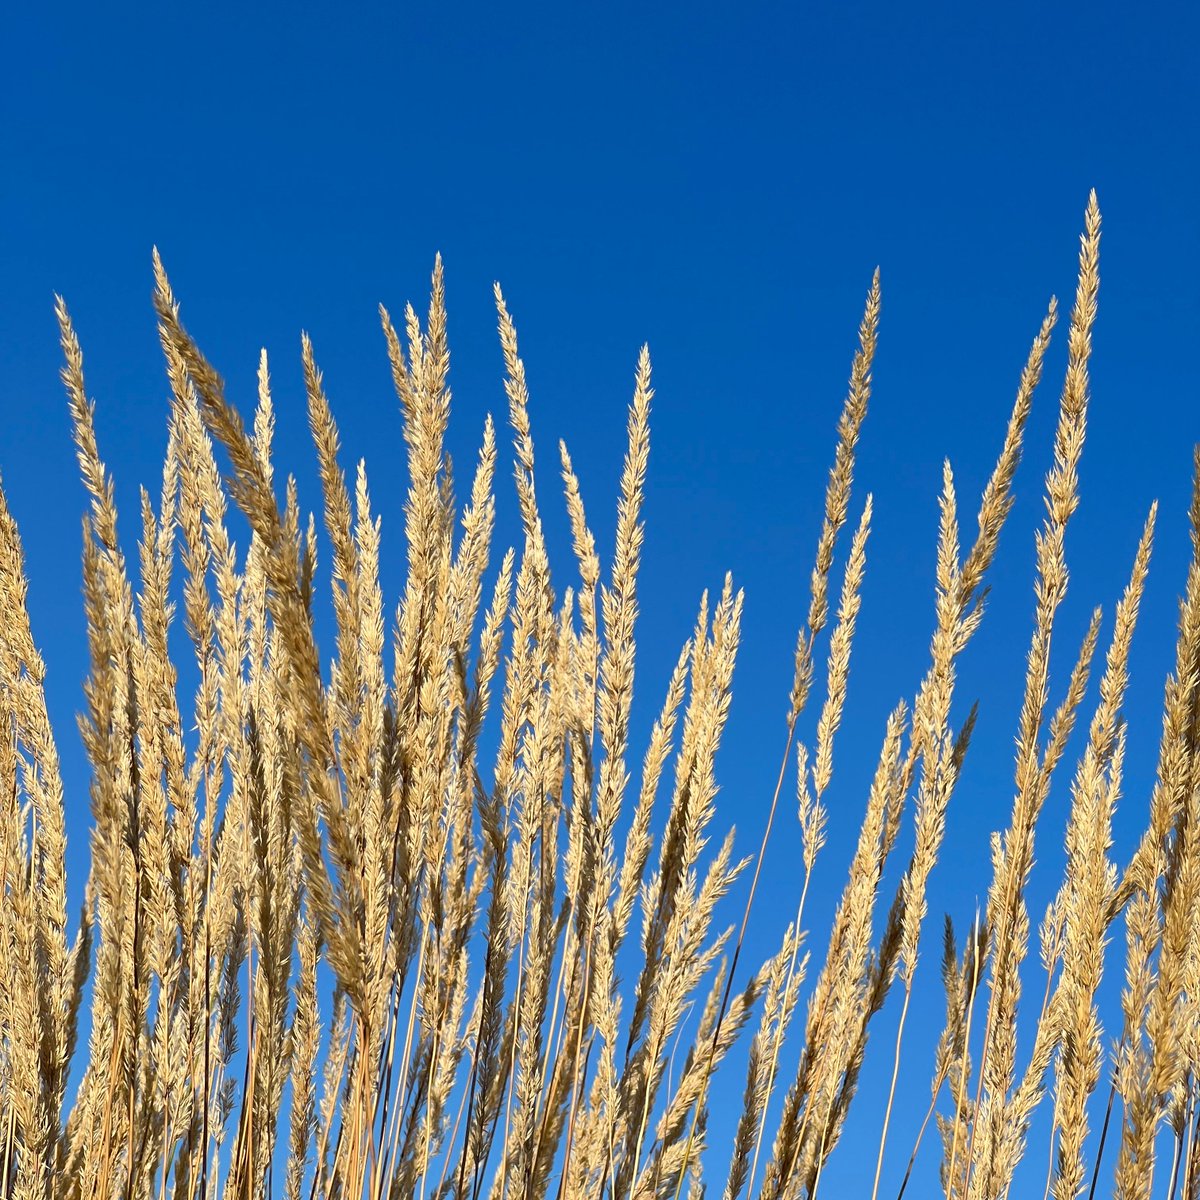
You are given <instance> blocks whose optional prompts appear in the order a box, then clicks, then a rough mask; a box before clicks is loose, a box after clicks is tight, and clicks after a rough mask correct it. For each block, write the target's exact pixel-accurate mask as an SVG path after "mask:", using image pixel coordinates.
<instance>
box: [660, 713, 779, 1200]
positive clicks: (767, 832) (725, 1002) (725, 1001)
mask: <svg viewBox="0 0 1200 1200" xmlns="http://www.w3.org/2000/svg"><path fill="white" fill-rule="evenodd" d="M798 717H799V713H797V712H792V713H790V714H789V715H788V725H787V742H786V744H785V745H784V748H783V759H782V761H781V762H780V764H779V778H778V779H777V780H776V781H775V794H774V795H773V796H772V797H771V808H770V810H769V811H768V813H767V827H766V828H765V829H764V830H763V836H762V844H761V845H760V846H759V848H758V859H757V861H756V862H755V864H754V878H753V879H751V881H750V894H749V895H748V896H747V897H746V910H745V912H743V913H742V926H741V928H740V929H739V930H738V937H737V941H736V942H735V943H734V947H733V959H732V961H731V962H730V964H729V974H728V975H727V976H726V978H725V991H724V994H723V995H722V997H721V1007H720V1009H719V1010H718V1012H717V1020H716V1024H715V1025H714V1026H713V1035H712V1042H711V1044H710V1045H709V1048H708V1060H707V1062H706V1063H705V1064H704V1075H703V1077H702V1078H701V1080H700V1091H699V1094H698V1095H697V1096H696V1104H695V1108H694V1109H693V1111H692V1124H691V1127H690V1128H689V1129H688V1140H687V1145H686V1146H684V1149H683V1163H682V1164H681V1165H680V1168H679V1182H678V1183H677V1184H676V1187H675V1200H679V1197H680V1195H681V1193H682V1191H683V1180H684V1177H685V1176H686V1175H687V1169H688V1161H689V1160H690V1159H691V1157H692V1143H693V1141H694V1140H695V1136H696V1121H697V1119H698V1117H699V1115H700V1112H701V1110H702V1109H703V1107H704V1100H705V1095H706V1093H707V1091H708V1080H709V1077H710V1076H711V1075H712V1068H713V1062H714V1061H715V1060H716V1056H717V1046H718V1044H719V1039H720V1036H721V1025H722V1022H724V1020H725V1014H726V1012H727V1011H728V1009H729V997H730V994H731V992H732V990H733V977H734V974H735V972H736V971H737V965H738V958H739V956H740V955H741V952H742V943H743V942H744V941H745V938H746V927H747V926H748V925H749V924H750V909H751V908H752V907H753V905H754V893H755V892H756V891H757V890H758V879H759V876H760V875H761V874H762V865H763V859H765V858H766V856H767V843H768V842H769V841H770V838H771V827H772V826H773V825H774V823H775V810H776V809H777V808H778V807H779V794H780V792H782V791H783V777H784V776H785V775H786V774H787V765H788V760H789V759H790V758H791V757H792V743H793V741H795V738H796V722H797V719H798Z"/></svg>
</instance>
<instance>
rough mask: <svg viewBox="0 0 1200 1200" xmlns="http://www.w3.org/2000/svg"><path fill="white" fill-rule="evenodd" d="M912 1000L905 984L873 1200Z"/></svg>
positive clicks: (908, 985)
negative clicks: (901, 1044) (905, 1024)
mask: <svg viewBox="0 0 1200 1200" xmlns="http://www.w3.org/2000/svg"><path fill="white" fill-rule="evenodd" d="M911 999H912V983H911V981H909V982H907V983H906V984H905V988H904V1007H903V1008H902V1009H901V1010H900V1025H899V1027H898V1028H897V1030H896V1056H895V1059H894V1061H893V1062H892V1084H891V1087H890V1088H889V1089H888V1101H887V1108H886V1109H885V1110H884V1113H883V1132H882V1134H880V1137H879V1157H878V1159H876V1162H875V1186H874V1187H873V1188H871V1200H876V1198H877V1197H878V1195H879V1176H880V1175H881V1174H882V1172H883V1149H884V1147H885V1146H886V1145H887V1135H888V1123H889V1121H890V1120H891V1117H892V1104H893V1103H894V1102H895V1099H896V1079H897V1077H898V1076H899V1074H900V1041H901V1039H902V1038H903V1037H904V1022H905V1020H906V1018H907V1017H908V1002H909V1001H910V1000H911Z"/></svg>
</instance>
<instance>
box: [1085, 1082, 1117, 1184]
mask: <svg viewBox="0 0 1200 1200" xmlns="http://www.w3.org/2000/svg"><path fill="white" fill-rule="evenodd" d="M1116 1095H1117V1078H1116V1075H1115V1074H1114V1075H1113V1081H1112V1086H1111V1087H1110V1088H1109V1089H1108V1104H1107V1106H1106V1107H1105V1109H1104V1124H1103V1125H1102V1126H1101V1127H1100V1145H1099V1146H1097V1147H1096V1165H1095V1166H1094V1167H1093V1168H1092V1186H1091V1187H1090V1188H1088V1200H1096V1181H1097V1180H1098V1179H1099V1178H1100V1160H1101V1159H1102V1158H1103V1157H1104V1143H1105V1141H1106V1140H1107V1138H1108V1123H1109V1121H1111V1120H1112V1110H1113V1100H1115V1099H1116Z"/></svg>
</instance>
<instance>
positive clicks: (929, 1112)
mask: <svg viewBox="0 0 1200 1200" xmlns="http://www.w3.org/2000/svg"><path fill="white" fill-rule="evenodd" d="M947 1070H948V1068H947ZM945 1082H946V1071H944V1072H943V1073H942V1075H941V1076H940V1077H939V1078H938V1080H937V1082H936V1083H935V1085H934V1089H933V1098H932V1099H931V1100H930V1101H929V1107H928V1108H927V1109H926V1110H925V1119H924V1120H923V1121H922V1122H921V1128H920V1129H919V1130H917V1140H916V1143H915V1144H914V1145H913V1148H912V1153H911V1154H910V1155H909V1156H908V1166H907V1167H906V1168H905V1171H904V1178H903V1179H902V1180H901V1181H900V1190H899V1191H898V1192H897V1193H896V1200H903V1198H904V1192H905V1189H906V1188H907V1187H908V1181H909V1179H910V1177H911V1176H912V1170H913V1166H914V1165H915V1163H916V1161H917V1151H919V1150H920V1149H921V1141H922V1139H923V1138H924V1137H925V1130H926V1128H927V1127H928V1125H929V1121H930V1118H931V1117H932V1116H933V1110H934V1109H935V1108H936V1107H937V1098H938V1093H939V1092H940V1091H941V1090H942V1084H943V1083H945Z"/></svg>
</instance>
